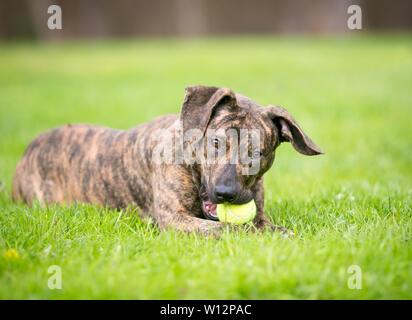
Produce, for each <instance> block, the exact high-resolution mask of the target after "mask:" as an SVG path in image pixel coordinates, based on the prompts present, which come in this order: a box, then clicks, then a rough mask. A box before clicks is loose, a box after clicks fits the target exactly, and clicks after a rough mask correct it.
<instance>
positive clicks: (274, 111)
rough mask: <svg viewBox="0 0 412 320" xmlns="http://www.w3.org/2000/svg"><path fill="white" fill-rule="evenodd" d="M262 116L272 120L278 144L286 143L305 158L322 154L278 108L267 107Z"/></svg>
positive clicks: (287, 115)
mask: <svg viewBox="0 0 412 320" xmlns="http://www.w3.org/2000/svg"><path fill="white" fill-rule="evenodd" d="M263 114H264V115H266V116H267V117H269V118H270V119H272V121H273V122H274V123H275V125H276V127H277V128H278V131H279V139H280V142H285V141H288V142H290V143H291V144H292V146H293V147H294V148H295V150H296V151H298V152H300V153H302V154H305V155H307V156H313V155H316V154H323V153H324V152H323V151H322V150H321V149H320V148H319V147H318V146H317V145H316V144H315V143H314V142H313V141H312V140H311V139H310V138H309V137H308V136H307V135H306V134H305V133H304V132H303V130H302V129H301V128H300V127H299V126H298V124H297V123H296V121H295V119H293V117H292V116H291V115H290V113H289V112H287V111H286V110H285V109H283V108H282V107H279V106H272V105H270V106H267V107H266V108H264V111H263Z"/></svg>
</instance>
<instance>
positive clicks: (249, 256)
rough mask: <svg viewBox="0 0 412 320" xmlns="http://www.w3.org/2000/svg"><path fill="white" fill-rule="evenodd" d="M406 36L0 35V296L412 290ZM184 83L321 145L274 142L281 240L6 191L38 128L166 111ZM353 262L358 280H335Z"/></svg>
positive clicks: (270, 207) (405, 294)
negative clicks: (16, 199)
mask: <svg viewBox="0 0 412 320" xmlns="http://www.w3.org/2000/svg"><path fill="white" fill-rule="evenodd" d="M411 40H412V38H411V35H410V34H403V35H390V34H387V35H362V36H353V34H349V35H347V36H342V37H240V38H220V39H219V38H210V39H203V40H178V39H167V40H165V39H163V40H161V39H159V40H133V41H126V40H124V41H101V42H89V43H64V44H36V43H8V44H7V43H0V180H1V181H2V185H3V187H2V188H1V191H0V253H1V256H0V298H3V299H16V298H17V299H21V298H22V299H61V298H74V299H78V298H93V299H96V298H109V299H112V298H113V299H115V298H126V299H129V298H132V299H146V298H154V299H158V298H168V299H175V298H182V299H189V298H194V299H200V298H206V299H209V298H217V299H226V298H228V299H278V298H279V299H288V298H292V299H308V298H309V299H317V298H328V299H329V298H330V299H371V298H376V299H386V298H387V299H411V298H412V278H411V275H412V246H411V231H412V228H411V227H412V223H411V222H412V217H411V216H412V214H411V207H412V199H411V197H412V188H411V185H412V184H411V182H412V170H411V165H412V125H411V119H412V112H411V108H412V90H411V88H412V41H411ZM192 84H204V85H218V86H225V87H230V88H232V89H234V90H235V91H237V92H240V93H243V94H244V95H246V96H249V97H251V98H252V99H254V100H256V101H257V102H258V103H260V104H263V105H266V104H278V105H282V106H284V107H286V108H287V109H288V110H289V111H290V112H291V113H292V115H293V116H294V117H295V118H296V120H297V121H298V123H299V124H300V125H301V126H302V127H303V128H304V130H305V131H306V132H307V133H308V134H309V136H310V137H311V138H312V139H313V140H314V141H315V142H316V143H317V144H318V145H319V146H320V147H321V148H322V149H323V150H324V151H325V152H326V155H324V156H318V157H305V156H302V155H300V154H298V153H296V152H295V151H294V150H293V149H292V147H291V146H290V145H286V144H284V145H282V146H281V147H280V148H279V150H278V152H277V158H276V161H275V164H274V167H273V168H272V169H271V170H270V171H269V172H268V173H267V174H266V180H265V186H266V190H265V193H266V210H267V214H268V215H269V216H270V217H271V219H272V220H273V221H274V222H275V223H277V224H280V225H283V226H285V227H288V228H290V229H294V230H295V231H296V233H297V236H296V237H295V238H293V239H290V240H288V239H284V238H282V237H280V236H279V235H277V234H271V233H263V234H245V233H242V232H238V233H226V234H224V236H223V237H222V239H220V240H215V239H202V238H200V237H197V236H195V235H182V234H179V233H175V232H171V231H170V232H163V233H160V232H159V231H158V230H157V229H155V228H153V227H151V226H149V225H147V224H145V223H143V222H142V221H140V220H139V219H138V217H137V215H127V214H124V213H122V212H118V211H110V210H105V209H101V208H97V207H93V206H90V205H77V206H71V207H68V206H67V207H56V206H51V207H49V208H47V209H46V210H43V209H42V208H41V207H40V206H39V205H35V206H33V207H32V208H29V207H27V206H26V205H21V204H14V203H13V202H12V201H11V199H10V189H11V181H12V175H13V171H14V168H15V165H16V163H17V161H18V160H19V158H20V157H21V155H22V153H23V151H24V149H25V147H26V146H27V144H28V143H29V142H30V141H31V139H33V138H34V137H35V136H36V135H37V134H39V133H41V132H43V131H46V130H48V129H50V128H53V127H56V126H59V125H62V124H65V123H68V122H70V123H76V122H86V123H94V124H99V125H106V126H111V127H115V128H128V127H131V126H134V125H136V124H139V123H142V122H145V121H148V120H150V119H152V118H154V117H156V116H158V115H161V114H164V113H177V112H178V111H179V109H180V105H181V102H182V99H183V93H184V87H185V86H187V85H192ZM9 249H15V250H16V252H17V254H18V258H17V259H13V258H10V257H9V258H7V257H6V255H5V252H6V250H9ZM51 265H58V266H60V267H61V268H62V286H63V289H62V290H50V289H49V288H48V286H47V281H48V277H49V276H50V275H49V274H48V272H47V270H48V267H49V266H51ZM351 265H358V266H359V267H360V268H361V270H362V289H361V290H352V289H349V288H348V285H347V282H348V278H349V276H351V275H350V274H349V273H348V272H347V270H348V268H349V267H350V266H351Z"/></svg>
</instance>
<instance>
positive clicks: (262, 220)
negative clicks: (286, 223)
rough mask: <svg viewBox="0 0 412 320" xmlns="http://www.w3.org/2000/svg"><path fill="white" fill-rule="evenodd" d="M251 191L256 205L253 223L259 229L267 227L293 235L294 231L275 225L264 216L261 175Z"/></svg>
mask: <svg viewBox="0 0 412 320" xmlns="http://www.w3.org/2000/svg"><path fill="white" fill-rule="evenodd" d="M253 193H254V199H255V203H256V207H257V211H256V217H255V220H254V221H253V223H254V225H255V226H256V227H257V228H258V229H260V230H265V229H266V228H269V229H271V230H273V231H276V230H279V231H281V232H282V233H285V234H287V235H294V232H293V231H292V230H289V229H286V228H284V227H281V226H275V225H274V224H273V223H272V222H270V220H269V219H268V218H267V217H266V216H265V203H264V186H263V177H261V178H260V179H259V181H257V182H256V183H255V186H254V189H253Z"/></svg>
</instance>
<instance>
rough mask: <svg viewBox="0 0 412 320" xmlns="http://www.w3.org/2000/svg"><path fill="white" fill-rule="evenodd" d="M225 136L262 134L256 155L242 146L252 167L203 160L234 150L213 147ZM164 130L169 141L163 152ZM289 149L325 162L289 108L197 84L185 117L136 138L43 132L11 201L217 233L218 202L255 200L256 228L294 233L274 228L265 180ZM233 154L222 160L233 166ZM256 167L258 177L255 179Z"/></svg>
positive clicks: (89, 131) (138, 131)
mask: <svg viewBox="0 0 412 320" xmlns="http://www.w3.org/2000/svg"><path fill="white" fill-rule="evenodd" d="M222 129H224V130H226V129H232V130H233V131H234V132H239V130H241V129H246V130H247V129H250V130H254V131H255V132H257V133H258V134H259V136H260V140H259V141H258V147H259V148H258V149H257V151H256V150H251V148H252V147H253V146H252V147H251V146H250V145H251V143H249V142H248V143H243V144H242V145H246V146H247V147H246V149H247V152H249V153H250V152H251V153H252V156H251V157H249V160H250V159H251V160H250V161H249V163H247V164H243V163H236V162H230V163H228V162H227V161H226V162H224V161H221V160H222V157H220V159H215V160H214V161H213V159H212V161H198V160H199V159H198V158H199V154H200V155H202V153H203V152H205V150H207V151H210V150H212V153H213V152H214V151H213V150H215V151H217V150H219V144H222V145H223V144H225V142H227V140H226V141H225V137H223V138H222V137H219V136H218V135H215V138H214V139H208V135H207V132H209V131H213V130H215V132H217V131H218V130H222ZM191 130H192V131H193V130H197V131H196V132H197V133H199V132H200V136H199V137H198V138H199V139H198V140H197V141H195V142H194V143H193V145H195V146H196V145H197V146H198V145H199V144H200V145H201V146H202V147H200V148H198V149H197V150H198V151H199V150H200V153H199V152H198V155H196V154H195V155H194V156H193V148H194V147H193V145H190V143H191V142H192V141H193V138H192V139H191V140H190V139H189V140H188V141H187V140H185V139H183V138H182V137H185V133H187V132H190V131H191ZM156 132H157V133H160V136H161V137H165V136H169V137H170V140H169V139H167V141H166V143H163V144H161V143H160V142H159V134H155V133H156ZM155 137H156V138H155ZM247 141H249V140H247ZM282 142H290V143H291V144H292V146H293V147H294V149H295V150H296V151H298V152H300V153H301V154H304V155H317V154H323V151H322V150H321V149H320V148H319V147H318V146H316V145H315V144H314V143H313V141H312V140H311V139H310V138H309V137H308V136H307V135H306V134H305V133H304V132H303V131H302V129H301V128H300V127H299V126H298V124H297V123H296V121H295V120H294V119H293V117H292V116H291V115H290V114H289V113H288V112H287V111H286V110H285V109H283V108H282V107H279V106H274V105H269V106H267V107H262V106H259V105H258V104H256V103H255V102H254V101H252V100H251V99H249V98H247V97H244V96H242V95H240V94H235V93H234V92H233V91H232V90H230V89H227V88H220V87H207V86H190V87H187V88H186V91H185V97H184V101H183V104H182V108H181V112H180V115H165V116H161V117H159V118H157V119H155V120H153V121H151V122H148V123H144V124H141V125H138V126H136V127H133V128H131V129H129V130H114V129H109V128H105V127H100V126H94V125H84V124H76V125H71V124H68V125H65V126H62V127H59V128H56V129H54V130H51V131H48V132H46V133H43V134H41V135H40V136H38V137H37V138H35V139H34V140H33V141H32V142H31V143H30V144H29V146H28V147H27V149H26V151H25V153H24V155H23V157H22V159H21V160H20V161H19V163H18V165H17V167H16V170H15V174H14V178H13V184H12V196H13V200H15V201H21V202H25V203H28V204H31V203H32V201H33V200H39V201H40V202H41V203H42V204H46V203H57V204H62V203H73V202H76V201H78V202H83V203H92V204H99V205H102V206H108V207H109V208H121V209H126V208H129V209H130V208H135V209H137V210H138V211H139V212H140V215H141V217H143V218H150V219H152V221H154V222H155V223H156V224H157V226H158V227H159V228H160V230H165V229H168V228H172V229H175V230H181V231H184V232H187V233H191V232H199V233H201V234H206V235H210V234H213V235H218V234H220V233H221V231H222V230H223V229H224V228H225V227H226V226H227V225H228V224H226V223H224V222H220V221H218V218H217V214H216V206H217V204H220V203H224V202H227V203H233V204H244V203H247V202H249V201H251V200H252V199H254V201H255V203H256V207H257V210H256V216H255V218H254V220H253V225H254V226H255V227H256V228H255V229H256V230H264V229H266V228H270V229H271V230H281V231H284V232H289V231H288V230H287V229H285V228H283V227H277V226H274V225H273V224H272V223H271V222H270V220H269V219H268V218H267V217H266V216H265V213H264V187H263V174H264V173H265V172H266V171H267V170H268V169H269V168H270V167H271V166H272V164H273V162H274V159H275V150H276V148H277V147H278V146H279V145H280V143H282ZM159 146H161V147H159ZM168 146H169V149H170V150H169V151H167V150H166V147H168ZM186 146H191V147H188V150H191V151H188V152H186V151H184V149H185V147H186ZM159 148H160V149H161V152H158V149H159ZM162 148H163V149H162ZM202 148H203V149H202ZM184 152H186V154H189V156H193V159H194V161H191V162H190V161H173V159H172V161H154V158H155V157H154V156H155V153H157V156H159V155H160V156H161V155H165V154H166V153H167V154H168V155H179V154H180V155H182V154H183V153H184ZM228 153H229V152H228V151H226V152H223V158H224V159H226V160H227V158H228ZM176 158H178V157H177V156H176ZM193 159H192V160H193ZM157 160H159V159H157ZM166 160H167V159H166ZM169 160H170V159H169ZM252 162H253V163H255V164H257V166H255V168H257V169H256V170H255V172H253V173H250V172H249V171H248V169H249V170H250V168H251V163H252ZM245 172H246V174H245ZM232 227H233V228H238V226H235V225H232Z"/></svg>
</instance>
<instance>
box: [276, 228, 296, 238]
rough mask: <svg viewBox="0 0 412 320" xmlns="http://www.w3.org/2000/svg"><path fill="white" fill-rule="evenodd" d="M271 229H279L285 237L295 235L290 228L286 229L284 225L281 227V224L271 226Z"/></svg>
mask: <svg viewBox="0 0 412 320" xmlns="http://www.w3.org/2000/svg"><path fill="white" fill-rule="evenodd" d="M273 231H280V232H281V233H282V234H283V235H285V236H287V237H293V236H295V232H293V231H292V230H289V229H286V228H285V227H281V226H273Z"/></svg>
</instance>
